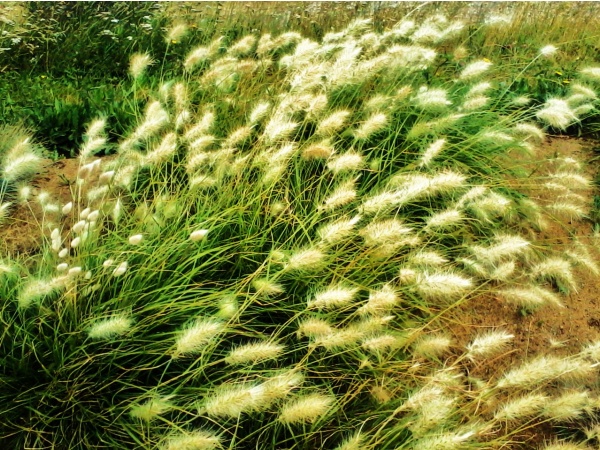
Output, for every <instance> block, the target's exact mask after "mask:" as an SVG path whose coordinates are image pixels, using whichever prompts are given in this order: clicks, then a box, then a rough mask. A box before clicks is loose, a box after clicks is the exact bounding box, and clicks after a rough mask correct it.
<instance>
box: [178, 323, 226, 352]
mask: <svg viewBox="0 0 600 450" xmlns="http://www.w3.org/2000/svg"><path fill="white" fill-rule="evenodd" d="M224 330H225V324H224V323H223V322H220V321H218V320H215V319H197V320H196V321H195V322H193V323H191V324H190V325H188V326H186V327H185V328H184V329H183V330H181V331H180V333H179V336H178V337H177V340H176V342H175V349H174V351H173V354H172V357H173V358H180V357H182V356H188V355H193V354H196V353H200V352H202V350H203V349H204V347H205V346H206V345H208V344H209V343H210V341H212V340H213V339H214V338H215V337H216V336H217V335H218V334H220V333H222V332H223V331H224Z"/></svg>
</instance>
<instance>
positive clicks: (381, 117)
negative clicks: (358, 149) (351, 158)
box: [354, 112, 388, 140]
mask: <svg viewBox="0 0 600 450" xmlns="http://www.w3.org/2000/svg"><path fill="white" fill-rule="evenodd" d="M387 124H388V117H387V116H386V115H385V114H384V113H381V112H380V113H373V114H372V115H371V116H370V117H369V118H367V120H365V121H364V122H363V123H362V124H361V125H360V126H359V127H358V128H357V129H356V130H354V137H355V138H356V139H361V140H363V139H367V138H369V137H370V136H372V135H373V134H374V133H376V132H378V131H380V130H382V129H383V128H384V127H385V126H386V125H387Z"/></svg>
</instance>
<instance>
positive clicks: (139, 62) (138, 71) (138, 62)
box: [129, 53, 153, 79]
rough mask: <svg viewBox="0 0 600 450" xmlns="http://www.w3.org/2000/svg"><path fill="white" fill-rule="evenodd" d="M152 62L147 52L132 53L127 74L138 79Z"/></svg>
mask: <svg viewBox="0 0 600 450" xmlns="http://www.w3.org/2000/svg"><path fill="white" fill-rule="evenodd" d="M152 63H153V60H152V58H151V57H150V55H149V54H147V53H134V54H133V55H132V56H131V58H130V59H129V75H131V76H132V77H133V79H138V78H139V77H141V76H142V75H143V74H144V72H145V71H146V69H147V68H148V66H149V65H151V64H152Z"/></svg>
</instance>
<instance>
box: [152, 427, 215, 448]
mask: <svg viewBox="0 0 600 450" xmlns="http://www.w3.org/2000/svg"><path fill="white" fill-rule="evenodd" d="M159 448H160V450H216V449H219V448H221V438H220V437H219V436H217V435H216V434H213V433H210V432H208V431H192V432H188V433H183V434H174V435H172V436H169V437H167V438H166V439H165V440H164V442H163V443H162V444H161V446H160V447H159Z"/></svg>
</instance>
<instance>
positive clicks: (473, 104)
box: [460, 95, 490, 111]
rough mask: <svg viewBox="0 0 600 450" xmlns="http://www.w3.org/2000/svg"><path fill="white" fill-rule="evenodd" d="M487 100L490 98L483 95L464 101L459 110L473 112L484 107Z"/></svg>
mask: <svg viewBox="0 0 600 450" xmlns="http://www.w3.org/2000/svg"><path fill="white" fill-rule="evenodd" d="M489 100H490V98H489V97H486V96H485V95H479V96H476V97H471V98H468V99H466V100H465V102H464V103H463V104H462V105H461V107H460V109H461V110H462V111H475V110H477V109H481V108H483V107H484V106H486V105H487V104H488V101H489Z"/></svg>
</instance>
